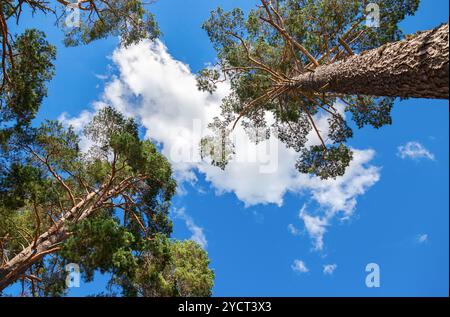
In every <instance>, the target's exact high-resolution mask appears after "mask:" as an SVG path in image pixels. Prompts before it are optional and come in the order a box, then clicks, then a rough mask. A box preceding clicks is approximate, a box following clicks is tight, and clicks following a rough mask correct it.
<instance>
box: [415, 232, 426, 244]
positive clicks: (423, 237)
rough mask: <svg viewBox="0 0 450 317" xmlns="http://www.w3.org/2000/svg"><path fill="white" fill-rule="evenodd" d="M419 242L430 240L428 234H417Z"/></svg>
mask: <svg viewBox="0 0 450 317" xmlns="http://www.w3.org/2000/svg"><path fill="white" fill-rule="evenodd" d="M417 242H418V243H420V244H424V243H427V242H428V234H426V233H422V234H419V235H417Z"/></svg>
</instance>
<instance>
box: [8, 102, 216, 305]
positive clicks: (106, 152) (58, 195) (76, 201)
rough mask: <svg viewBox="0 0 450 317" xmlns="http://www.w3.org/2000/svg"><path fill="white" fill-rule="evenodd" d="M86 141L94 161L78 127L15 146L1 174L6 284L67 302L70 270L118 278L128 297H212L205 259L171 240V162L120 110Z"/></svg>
mask: <svg viewBox="0 0 450 317" xmlns="http://www.w3.org/2000/svg"><path fill="white" fill-rule="evenodd" d="M84 137H85V138H86V139H87V140H88V142H90V143H91V144H92V145H91V147H90V148H89V150H88V151H87V152H82V151H81V150H80V145H79V142H80V137H79V136H78V135H77V134H76V133H74V131H73V129H72V128H71V127H69V128H65V127H63V126H62V125H61V123H59V122H54V121H47V122H46V123H44V124H42V125H41V126H40V127H38V128H29V129H28V130H27V133H26V134H16V135H15V136H14V138H12V139H11V140H10V149H9V151H8V153H3V156H2V164H1V165H0V166H1V168H0V239H1V240H0V242H1V243H0V256H1V259H2V265H0V280H2V282H4V281H8V280H9V281H10V282H11V281H14V280H16V279H18V278H21V279H22V280H23V283H24V284H25V285H28V286H29V289H30V291H29V293H28V294H31V295H45V296H48V295H53V296H55V295H62V294H64V292H65V291H66V286H65V285H66V284H65V278H62V276H65V274H66V272H65V271H64V267H65V265H66V264H68V263H77V264H79V265H80V267H81V268H82V271H81V272H82V274H83V277H84V278H85V280H86V281H90V280H92V278H93V273H94V272H95V271H97V270H98V271H100V272H104V273H106V272H107V273H110V274H111V276H112V278H111V285H115V286H118V287H120V289H121V290H122V294H123V295H129V296H131V295H136V296H137V295H140V296H148V295H151V296H169V295H170V296H177V295H178V296H180V295H182V296H194V295H210V294H211V287H212V283H213V277H214V274H213V272H212V271H211V270H210V269H209V268H208V264H209V260H208V256H207V254H206V252H205V251H204V250H203V249H201V247H200V246H198V245H196V244H195V243H192V242H179V241H173V240H171V239H170V238H169V237H170V234H171V232H172V223H171V221H170V219H169V217H168V214H169V208H170V201H171V198H172V196H173V195H174V194H175V190H176V183H175V181H174V179H173V178H172V171H171V167H170V164H169V163H168V161H167V160H166V159H165V158H164V157H163V156H162V155H161V154H159V152H158V151H157V149H156V148H155V146H154V145H153V144H152V143H151V142H150V141H142V140H140V139H139V135H138V126H137V125H136V123H135V122H134V121H133V120H132V119H127V118H125V117H124V116H123V115H122V114H120V113H119V112H117V111H116V110H114V109H112V108H104V109H102V110H101V111H99V113H98V114H97V115H96V116H95V117H94V118H93V119H92V121H91V123H90V124H89V125H88V126H87V127H86V128H85V130H84ZM2 286H6V285H2ZM2 288H3V287H2Z"/></svg>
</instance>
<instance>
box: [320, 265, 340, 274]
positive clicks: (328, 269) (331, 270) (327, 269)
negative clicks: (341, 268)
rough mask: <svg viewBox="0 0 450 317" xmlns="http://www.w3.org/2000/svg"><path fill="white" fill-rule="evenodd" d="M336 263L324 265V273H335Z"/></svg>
mask: <svg viewBox="0 0 450 317" xmlns="http://www.w3.org/2000/svg"><path fill="white" fill-rule="evenodd" d="M336 269H337V265H336V264H327V265H324V266H323V274H325V275H333V273H334V271H336Z"/></svg>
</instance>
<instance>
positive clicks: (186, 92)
mask: <svg viewBox="0 0 450 317" xmlns="http://www.w3.org/2000/svg"><path fill="white" fill-rule="evenodd" d="M112 60H113V62H114V64H115V65H116V67H117V69H118V74H117V76H114V77H112V78H111V80H110V81H109V82H107V84H106V87H105V89H104V93H103V96H102V98H101V100H100V101H98V102H95V103H94V110H93V111H95V110H97V109H99V108H101V107H103V106H105V105H111V106H113V107H115V108H117V109H118V110H120V111H122V112H123V113H125V114H127V115H128V116H133V117H135V118H137V119H138V120H139V121H140V122H141V123H142V125H143V126H144V127H145V128H146V129H147V132H146V136H147V137H149V138H151V139H153V140H155V141H156V142H158V143H159V144H161V148H162V153H163V154H164V155H165V156H167V157H168V158H169V160H170V161H171V163H172V166H173V170H174V174H175V177H176V178H177V179H178V181H179V183H180V184H181V185H182V183H183V182H190V183H195V182H196V181H197V176H198V175H203V176H204V177H205V179H206V180H207V181H208V182H210V184H211V185H212V188H214V189H215V191H216V194H218V195H220V194H223V193H234V194H235V195H236V197H237V198H238V199H239V200H240V201H242V202H243V203H244V204H245V205H246V206H252V205H257V204H277V205H279V206H281V205H282V204H283V199H284V196H285V194H286V193H294V194H303V195H305V196H306V197H307V198H311V199H312V201H314V202H316V203H317V204H318V205H319V206H320V207H321V210H322V214H321V215H318V216H320V218H317V219H311V218H308V215H307V214H306V213H305V214H304V217H303V220H305V219H306V220H307V221H308V224H309V225H310V227H309V230H308V228H307V230H308V232H309V233H310V234H312V237H313V239H315V241H316V244H317V246H318V247H321V246H322V245H323V242H321V240H322V238H321V236H323V233H324V232H325V227H326V226H327V225H328V224H329V221H330V220H331V219H332V218H333V217H334V216H335V215H337V214H338V213H340V212H342V213H343V214H342V217H344V218H345V217H350V216H351V215H352V214H353V212H354V209H355V206H356V198H357V196H359V195H362V194H364V193H365V192H366V191H367V190H368V189H369V188H370V187H371V186H373V185H374V184H375V183H376V182H377V181H378V180H379V177H380V175H379V174H380V169H379V168H377V167H375V166H372V165H370V161H371V160H372V159H373V157H374V155H375V152H374V151H373V150H370V149H369V150H357V149H354V160H353V162H352V163H351V165H350V167H349V168H348V170H347V173H346V174H345V176H343V177H340V178H338V179H336V180H327V181H323V180H320V179H319V178H317V177H313V176H310V175H304V174H300V173H299V172H298V171H297V170H296V169H295V162H296V160H297V157H298V153H296V152H295V151H293V150H292V149H288V148H286V147H285V146H284V144H282V143H281V142H279V141H278V139H277V138H276V137H274V136H272V137H271V138H270V139H269V140H268V141H266V142H261V143H259V144H258V145H256V144H254V143H250V142H243V141H242V140H243V139H245V140H246V139H247V138H246V137H245V138H241V136H242V135H243V134H244V133H245V132H244V131H243V129H242V127H241V126H240V125H238V126H237V129H236V131H235V133H234V137H236V138H237V140H238V142H237V143H236V153H237V157H236V159H235V160H234V161H232V162H230V164H229V165H228V166H227V168H226V169H225V171H222V170H221V169H219V168H217V167H213V166H211V165H210V164H208V163H207V162H203V161H202V160H201V159H200V157H199V149H198V144H199V141H200V139H201V137H203V136H204V135H202V134H204V131H205V130H206V126H207V124H208V123H210V122H211V120H212V118H213V117H214V116H216V115H218V114H219V113H220V104H221V100H222V99H223V97H225V96H226V95H228V93H229V85H228V84H227V83H224V84H220V85H219V86H218V91H217V92H216V93H214V94H213V95H210V94H209V93H205V92H200V91H198V89H197V86H196V79H195V75H194V74H193V73H192V72H191V71H190V69H189V67H188V66H187V65H185V64H183V63H182V62H180V61H177V60H175V59H174V58H173V57H172V56H171V55H170V54H169V53H168V51H167V48H166V47H165V46H164V45H163V44H162V43H161V42H159V41H157V42H155V43H151V42H148V41H143V42H141V43H140V44H137V45H133V46H130V47H129V48H127V49H123V48H121V49H117V50H116V51H115V52H114V54H113V58H112ZM87 118H88V115H87V114H86V113H85V112H83V113H82V114H81V116H80V118H75V119H73V118H72V119H70V118H67V116H64V117H63V119H64V120H65V121H66V122H74V123H75V124H77V125H79V123H80V121H83V122H84V120H85V119H87ZM267 120H269V121H270V120H271V117H270V116H267ZM326 120H327V117H326V116H322V117H319V118H317V125H318V127H319V129H321V131H322V133H323V134H324V135H326V130H327V127H328V125H327V121H326ZM317 142H319V141H318V139H317V136H315V135H314V133H313V132H312V134H311V136H310V138H309V144H312V143H317ZM314 224H315V225H319V227H321V228H322V229H318V228H315V227H314ZM317 230H318V231H317Z"/></svg>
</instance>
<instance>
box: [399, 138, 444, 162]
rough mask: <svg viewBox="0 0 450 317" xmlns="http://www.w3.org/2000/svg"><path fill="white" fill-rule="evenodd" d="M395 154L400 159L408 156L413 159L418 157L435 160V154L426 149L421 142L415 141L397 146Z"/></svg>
mask: <svg viewBox="0 0 450 317" xmlns="http://www.w3.org/2000/svg"><path fill="white" fill-rule="evenodd" d="M397 155H398V156H399V157H401V158H402V159H406V158H410V159H414V160H419V159H428V160H431V161H434V160H435V156H434V154H433V153H431V152H430V151H428V150H427V149H426V148H425V147H424V146H423V145H422V144H420V143H419V142H415V141H411V142H408V143H406V144H405V145H401V146H399V147H398V152H397Z"/></svg>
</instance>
